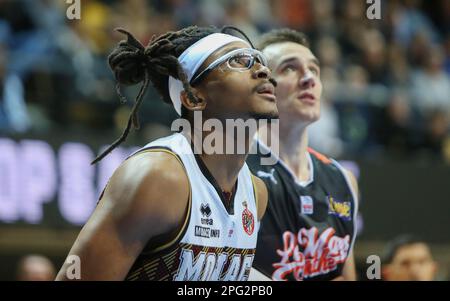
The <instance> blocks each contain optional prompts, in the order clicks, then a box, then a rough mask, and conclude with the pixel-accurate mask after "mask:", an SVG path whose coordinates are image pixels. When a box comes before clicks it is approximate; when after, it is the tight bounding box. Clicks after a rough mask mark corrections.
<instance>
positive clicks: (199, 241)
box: [57, 26, 278, 281]
mask: <svg viewBox="0 0 450 301" xmlns="http://www.w3.org/2000/svg"><path fill="white" fill-rule="evenodd" d="M227 29H230V28H227ZM120 31H121V32H122V33H125V34H126V35H127V36H128V39H127V40H126V41H122V42H120V43H119V45H118V47H117V48H116V49H114V51H113V52H112V54H111V55H110V56H109V64H110V67H111V69H112V70H113V71H114V73H115V77H116V79H117V81H118V83H119V84H124V85H130V84H136V83H139V82H142V81H143V82H144V84H143V87H142V89H141V91H140V93H139V95H138V97H137V98H136V104H135V106H134V107H133V110H132V113H131V114H130V119H129V122H128V126H127V129H126V130H125V132H124V134H123V135H122V137H121V138H120V139H119V140H118V141H116V142H115V143H114V144H113V145H112V146H111V147H110V148H109V149H108V150H107V151H106V152H105V153H103V154H102V155H101V156H99V157H98V158H97V160H95V161H94V162H96V161H98V160H99V159H101V158H103V157H104V155H106V154H107V153H108V152H110V151H111V150H112V149H113V148H114V147H115V146H117V145H118V144H119V143H120V142H122V141H123V140H124V139H125V137H126V135H127V134H128V131H129V130H130V128H131V126H132V125H133V124H134V125H135V126H136V125H137V117H136V112H137V108H138V106H139V104H140V102H141V101H142V96H143V95H144V92H145V88H146V87H147V86H148V84H149V82H152V83H153V85H154V86H155V88H156V89H157V90H158V91H159V93H160V94H161V95H162V97H163V99H164V100H165V101H166V102H172V103H173V106H174V108H175V110H176V111H177V113H178V114H179V115H182V116H183V117H184V118H186V119H187V120H189V121H191V123H193V122H192V119H193V113H194V111H201V112H202V114H203V120H208V119H209V118H216V119H219V120H221V121H224V120H225V119H226V118H233V119H238V118H241V119H244V120H250V119H257V118H268V119H272V118H277V116H278V112H277V108H276V104H275V101H276V99H275V97H274V81H273V79H271V78H270V70H269V69H268V67H267V66H266V65H267V64H266V60H265V58H264V57H263V55H262V54H261V53H260V52H259V51H257V50H255V49H254V48H253V47H252V45H251V43H250V42H247V41H244V40H242V39H240V38H237V37H235V36H233V35H230V34H226V33H224V32H226V30H225V29H222V30H218V29H216V28H214V27H196V26H193V27H188V28H184V29H182V30H180V31H176V32H169V33H167V34H165V35H162V36H160V37H158V38H155V39H153V40H152V41H151V42H150V43H149V45H148V46H147V47H143V46H142V45H141V44H140V43H139V42H138V41H137V40H135V39H134V37H133V36H132V35H131V34H129V33H128V32H125V31H124V30H120ZM119 93H120V91H119ZM198 130H199V129H195V130H193V131H189V132H186V131H183V132H179V133H175V134H173V135H171V136H168V137H164V138H161V139H158V140H156V141H153V142H151V143H149V144H148V145H147V146H145V147H143V148H142V149H140V150H138V151H137V152H135V153H134V154H133V155H131V156H130V157H129V158H128V159H127V160H125V161H124V162H123V163H122V164H121V166H119V168H118V169H117V170H116V171H115V172H114V174H113V176H112V177H111V178H110V180H109V182H108V184H107V185H106V188H105V190H104V191H103V193H102V195H101V197H100V201H99V203H98V205H97V207H96V209H95V211H94V213H93V214H92V216H91V217H90V219H89V220H88V222H87V223H86V225H85V226H84V227H83V229H82V230H81V232H80V234H79V236H78V238H77V239H76V241H75V243H74V245H73V247H72V249H71V250H70V253H69V255H77V256H79V257H80V259H81V260H80V262H81V280H124V279H126V280H169V281H172V280H247V279H248V276H249V273H250V269H251V266H252V262H253V258H254V253H255V249H256V241H257V233H258V229H259V220H260V219H261V217H262V216H263V214H264V211H265V208H266V205H267V190H266V187H265V185H264V183H263V182H262V181H261V180H260V179H258V178H256V177H254V176H253V175H252V174H251V173H250V170H249V168H248V167H247V165H246V163H245V159H246V156H247V155H246V154H217V153H214V154H206V153H205V152H202V153H200V154H197V153H194V151H193V146H192V143H191V142H192V141H193V140H195V135H197V134H198ZM200 133H202V134H204V135H205V134H206V136H207V134H208V133H205V132H202V130H201V129H200ZM206 136H205V137H206ZM250 137H251V136H250ZM250 141H251V139H250ZM68 266H69V265H68V264H65V265H64V266H63V267H62V268H61V270H60V272H59V274H58V276H57V279H60V280H64V279H68V278H70V277H68V276H67V275H66V270H67V268H68Z"/></svg>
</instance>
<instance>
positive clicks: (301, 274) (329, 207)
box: [247, 142, 357, 280]
mask: <svg viewBox="0 0 450 301" xmlns="http://www.w3.org/2000/svg"><path fill="white" fill-rule="evenodd" d="M257 146H258V153H257V154H252V155H249V157H248V159H247V164H248V165H249V167H250V169H251V171H252V172H253V173H254V174H255V175H256V176H258V177H260V178H261V179H262V180H263V181H264V182H265V183H266V185H267V188H268V191H269V203H268V206H267V210H266V213H265V215H264V217H263V219H262V221H261V229H260V232H259V234H258V244H257V250H256V256H255V262H254V267H255V268H256V269H258V270H260V271H261V272H263V273H264V274H266V275H267V276H268V277H271V278H272V279H273V280H331V279H334V278H336V277H338V276H340V275H341V274H342V270H343V266H344V263H345V261H346V259H347V257H348V255H349V253H350V251H351V250H352V247H353V244H354V240H355V233H356V229H355V228H356V227H355V216H356V213H357V196H356V195H355V194H354V192H353V191H352V188H351V186H350V184H349V182H348V179H347V175H346V173H345V172H344V170H343V168H342V167H341V166H340V164H339V163H337V162H336V161H335V160H333V159H329V158H327V157H326V156H324V155H322V154H320V153H318V152H316V151H314V150H312V149H308V153H307V156H308V160H309V167H310V171H311V173H310V174H311V177H310V179H309V181H306V182H300V181H299V180H298V179H297V178H296V176H295V175H294V174H293V173H292V172H291V171H290V170H289V168H288V167H287V166H286V165H285V164H284V163H283V161H281V160H280V159H279V158H277V157H276V156H275V155H273V154H271V155H272V156H275V158H276V160H277V163H276V164H274V165H261V158H263V157H265V156H264V155H263V154H264V153H267V152H268V149H267V147H266V146H264V145H263V144H262V143H259V142H258V144H257ZM261 148H265V150H264V152H261Z"/></svg>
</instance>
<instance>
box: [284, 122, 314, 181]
mask: <svg viewBox="0 0 450 301" xmlns="http://www.w3.org/2000/svg"><path fill="white" fill-rule="evenodd" d="M280 133H283V134H282V135H280V140H279V141H280V158H281V160H283V162H284V163H285V164H286V165H287V166H288V167H289V168H290V169H291V171H293V172H294V174H295V176H296V177H297V179H299V180H300V181H307V180H308V179H309V178H310V166H309V160H308V156H307V151H308V131H307V126H306V125H301V124H298V125H297V126H292V125H290V126H289V125H286V126H283V124H281V123H280Z"/></svg>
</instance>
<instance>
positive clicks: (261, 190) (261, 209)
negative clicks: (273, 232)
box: [252, 175, 269, 220]
mask: <svg viewBox="0 0 450 301" xmlns="http://www.w3.org/2000/svg"><path fill="white" fill-rule="evenodd" d="M252 177H253V181H254V183H255V189H256V197H257V198H258V220H261V219H262V218H263V216H264V213H265V212H266V208H267V202H268V198H269V193H268V191H267V186H266V184H265V183H264V181H263V180H261V179H260V178H258V177H256V176H254V175H252Z"/></svg>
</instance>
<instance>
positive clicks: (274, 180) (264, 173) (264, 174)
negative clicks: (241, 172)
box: [256, 168, 278, 185]
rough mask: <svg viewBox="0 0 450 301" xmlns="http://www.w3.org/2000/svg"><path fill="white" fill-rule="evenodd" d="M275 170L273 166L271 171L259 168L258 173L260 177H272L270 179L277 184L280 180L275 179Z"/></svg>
mask: <svg viewBox="0 0 450 301" xmlns="http://www.w3.org/2000/svg"><path fill="white" fill-rule="evenodd" d="M274 172H275V169H274V168H272V169H271V170H270V173H268V172H265V171H262V170H258V172H257V173H256V175H257V176H258V177H260V178H268V179H270V181H272V183H274V184H275V185H276V184H278V181H277V179H275V176H274V175H273V173H274Z"/></svg>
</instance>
